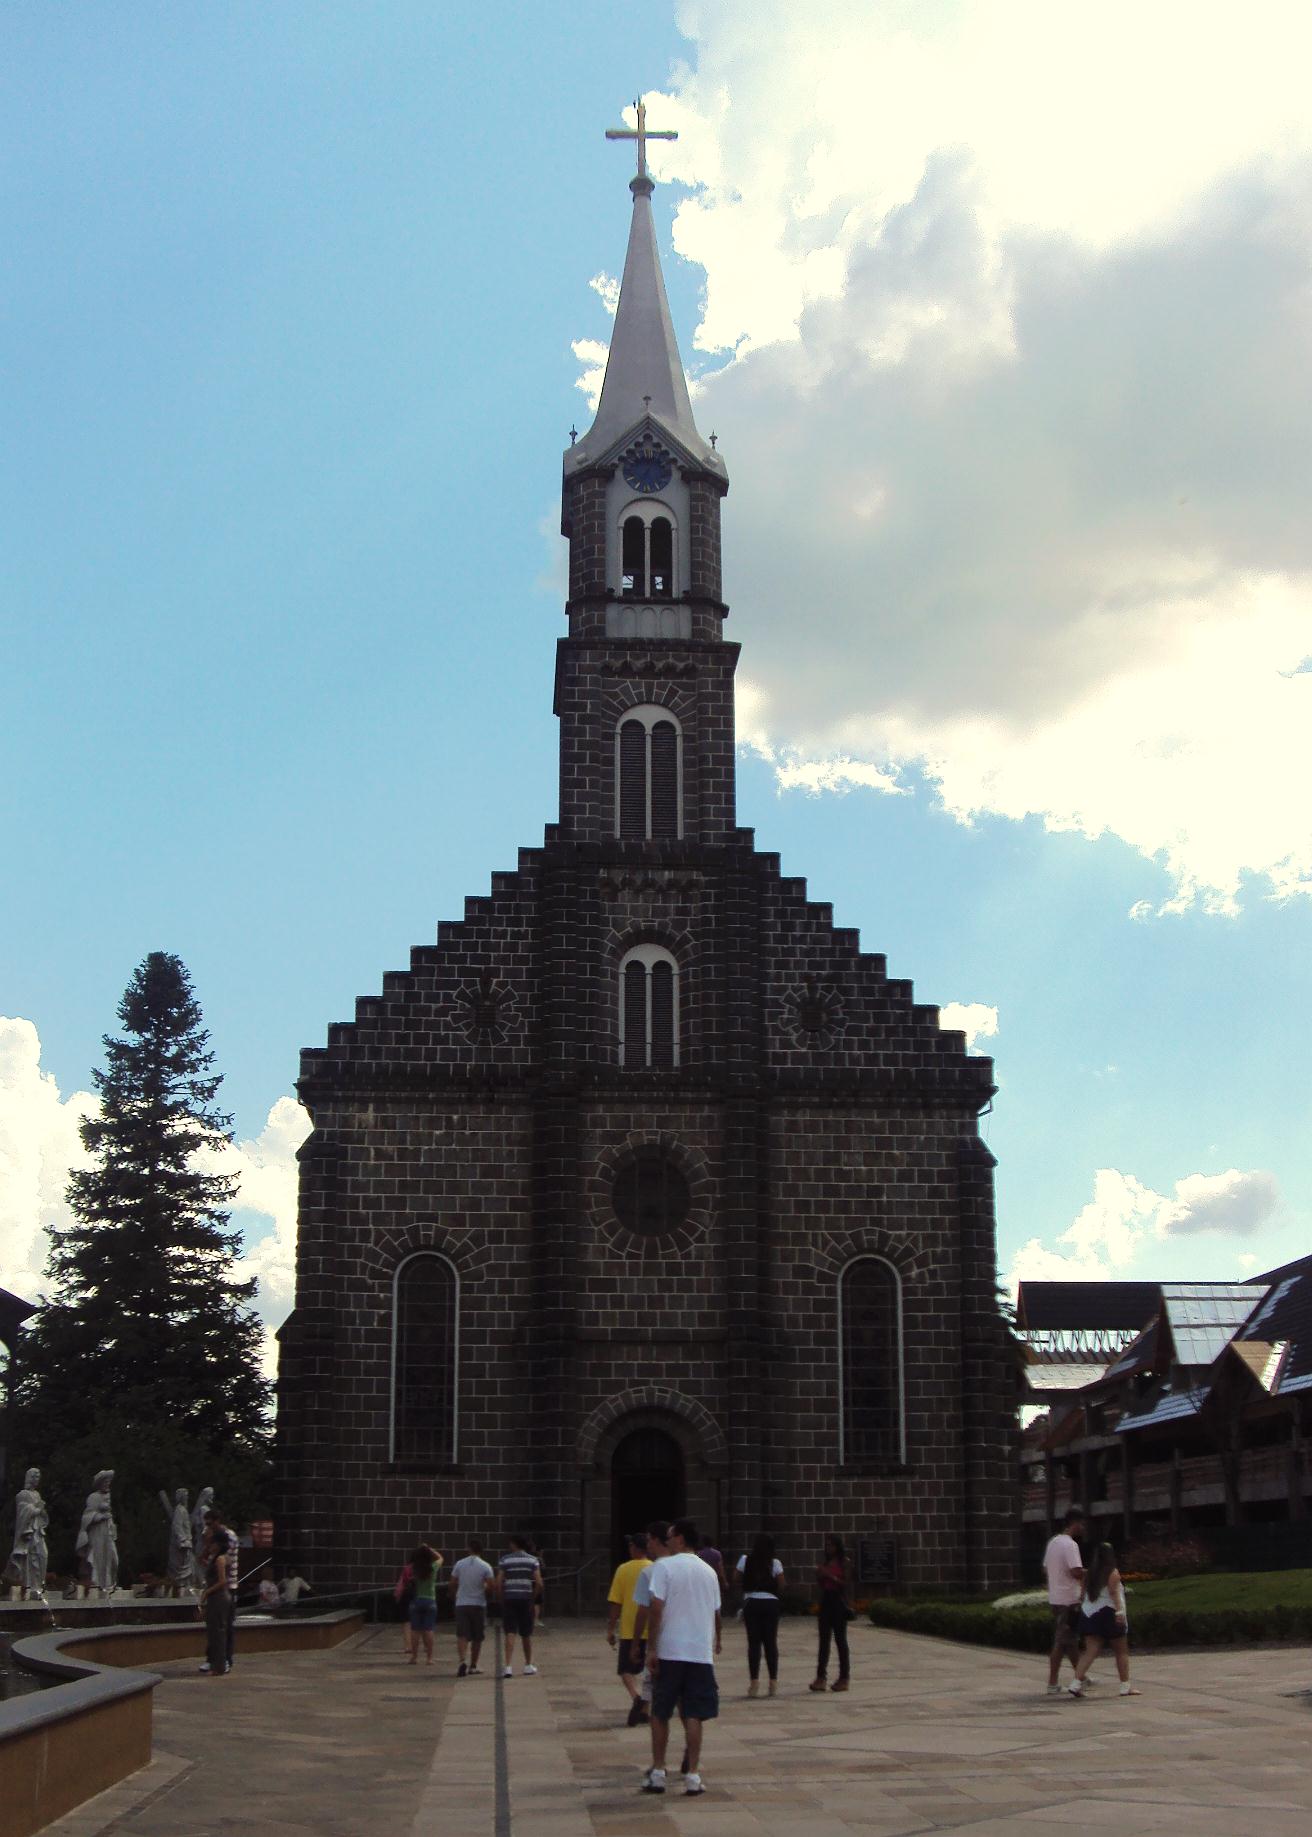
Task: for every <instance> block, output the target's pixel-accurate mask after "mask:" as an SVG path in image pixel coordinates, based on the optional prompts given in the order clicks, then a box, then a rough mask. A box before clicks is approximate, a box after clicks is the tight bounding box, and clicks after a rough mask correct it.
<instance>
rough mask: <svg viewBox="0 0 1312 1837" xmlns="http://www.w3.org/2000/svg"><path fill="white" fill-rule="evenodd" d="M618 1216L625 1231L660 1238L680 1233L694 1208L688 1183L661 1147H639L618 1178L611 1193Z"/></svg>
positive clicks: (616, 1177)
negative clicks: (669, 1233)
mask: <svg viewBox="0 0 1312 1837" xmlns="http://www.w3.org/2000/svg"><path fill="white" fill-rule="evenodd" d="M610 1199H611V1204H612V1205H613V1206H614V1208H615V1216H616V1218H618V1219H619V1221H620V1223H621V1224H622V1225H623V1226H624V1228H625V1230H626V1231H633V1232H635V1233H637V1235H638V1236H640V1237H659V1236H660V1235H661V1234H662V1233H664V1232H668V1231H677V1230H678V1229H679V1226H680V1225H682V1224H685V1223H686V1222H687V1218H688V1213H689V1211H690V1210H691V1209H692V1194H691V1192H690V1191H689V1190H688V1182H687V1181H686V1180H685V1179H684V1177H683V1174H682V1173H681V1172H680V1171H679V1169H678V1168H677V1167H676V1166H675V1164H674V1162H673V1161H672V1160H671V1159H670V1157H669V1156H668V1155H667V1154H666V1153H665V1151H664V1150H663V1149H661V1148H655V1147H653V1148H639V1149H638V1150H637V1152H636V1153H635V1154H633V1155H632V1156H630V1158H629V1159H628V1160H627V1161H626V1162H625V1163H624V1165H623V1167H621V1168H620V1170H619V1172H618V1173H617V1174H616V1176H615V1183H614V1185H613V1186H612V1187H611V1190H610Z"/></svg>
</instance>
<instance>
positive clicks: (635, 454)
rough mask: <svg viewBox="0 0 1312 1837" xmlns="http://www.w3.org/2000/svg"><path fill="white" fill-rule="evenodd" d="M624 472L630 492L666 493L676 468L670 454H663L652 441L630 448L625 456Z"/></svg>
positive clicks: (645, 441)
mask: <svg viewBox="0 0 1312 1837" xmlns="http://www.w3.org/2000/svg"><path fill="white" fill-rule="evenodd" d="M623 470H624V482H625V484H626V485H628V487H629V488H630V490H632V491H664V489H665V487H666V486H667V485H668V484H669V482H670V478H671V476H672V474H673V471H674V468H673V466H672V465H671V464H670V456H669V454H668V453H664V452H662V451H661V449H660V447H658V446H655V445H654V444H653V443H652V442H651V441H650V440H644V441H643V442H642V444H641V446H635V447H630V449H629V451H628V452H627V453H626V454H625V455H624V461H623Z"/></svg>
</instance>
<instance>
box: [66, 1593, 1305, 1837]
mask: <svg viewBox="0 0 1312 1837" xmlns="http://www.w3.org/2000/svg"><path fill="white" fill-rule="evenodd" d="M814 1641H815V1630H814V1626H813V1624H811V1623H809V1622H807V1621H802V1620H798V1621H785V1623H784V1627H783V1632H782V1638H781V1646H782V1653H783V1662H782V1670H781V1694H780V1695H779V1696H778V1697H776V1698H773V1699H770V1698H766V1697H761V1698H757V1699H755V1700H749V1699H748V1698H747V1697H746V1694H745V1693H746V1666H745V1662H744V1652H743V1641H742V1636H741V1633H740V1631H739V1629H738V1628H737V1626H735V1625H731V1626H730V1627H729V1629H728V1630H727V1632H726V1638H725V1653H724V1656H723V1659H722V1661H721V1665H720V1673H719V1674H720V1681H721V1690H722V1713H721V1716H720V1718H719V1720H718V1721H717V1722H716V1723H714V1724H713V1725H711V1726H710V1728H709V1729H708V1734H707V1742H706V1752H705V1756H704V1760H703V1773H704V1776H705V1779H706V1783H707V1787H708V1791H707V1793H706V1795H705V1796H704V1797H702V1798H700V1799H685V1798H684V1797H683V1795H682V1791H681V1788H682V1781H681V1780H680V1779H679V1777H678V1776H677V1774H674V1773H671V1775H670V1788H671V1790H670V1791H669V1792H667V1794H666V1796H665V1797H664V1798H653V1797H649V1796H644V1795H643V1794H642V1793H641V1792H640V1791H639V1787H640V1785H641V1779H642V1769H643V1767H644V1766H645V1765H646V1763H647V1761H648V1759H649V1749H648V1740H647V1735H646V1733H645V1731H644V1730H641V1729H626V1728H625V1727H624V1726H623V1723H624V1711H625V1708H626V1706H627V1698H625V1697H624V1695H623V1692H622V1688H621V1686H620V1684H619V1681H618V1679H617V1678H616V1677H615V1675H614V1657H613V1654H612V1653H611V1651H610V1649H609V1648H608V1647H607V1645H606V1643H605V1638H604V1634H603V1631H602V1629H601V1627H600V1624H599V1623H589V1622H584V1623H582V1624H579V1625H575V1624H571V1623H565V1622H557V1623H555V1624H554V1625H553V1626H552V1628H551V1630H550V1633H549V1634H548V1635H546V1636H544V1637H542V1638H541V1640H540V1642H539V1649H538V1653H537V1656H538V1659H539V1662H540V1665H541V1675H540V1676H538V1677H536V1678H525V1677H523V1676H519V1675H517V1676H516V1677H514V1678H513V1679H510V1680H509V1681H506V1682H504V1683H503V1682H502V1680H501V1679H500V1677H499V1675H498V1673H499V1667H498V1666H495V1665H494V1664H492V1663H491V1662H489V1664H488V1665H487V1667H486V1675H485V1676H483V1677H479V1678H474V1679H468V1680H464V1681H457V1680H456V1679H455V1677H454V1675H453V1672H454V1654H453V1650H452V1641H451V1639H450V1636H449V1634H448V1633H447V1632H446V1630H445V1629H443V1632H442V1633H441V1634H440V1635H439V1641H438V1664H437V1666H435V1667H434V1668H433V1669H432V1670H427V1669H425V1668H424V1667H423V1666H419V1667H410V1666H407V1665H406V1664H405V1663H404V1661H403V1659H402V1656H401V1651H400V1633H399V1629H397V1628H395V1627H391V1626H388V1627H379V1628H373V1629H369V1630H367V1631H366V1632H364V1633H362V1634H360V1635H358V1636H356V1638H354V1639H353V1640H351V1641H348V1642H347V1643H346V1644H344V1645H342V1646H339V1647H337V1648H335V1649H334V1650H331V1651H327V1652H314V1653H283V1654H269V1655H267V1656H259V1657H252V1658H249V1659H241V1658H240V1655H239V1663H238V1667H237V1670H236V1671H235V1672H234V1674H233V1675H232V1677H231V1678H224V1679H211V1678H206V1677H200V1676H198V1675H197V1674H196V1673H195V1672H194V1670H192V1669H191V1668H190V1666H188V1665H187V1664H186V1663H184V1662H182V1661H179V1662H178V1663H177V1664H174V1665H169V1666H165V1667H162V1668H161V1669H162V1670H163V1672H164V1674H165V1681H164V1683H163V1684H162V1685H161V1686H160V1688H159V1689H158V1690H157V1691H156V1693H155V1704H156V1712H155V1716H156V1719H155V1742H156V1759H155V1762H154V1764H153V1765H152V1766H151V1767H150V1768H147V1769H145V1770H144V1771H143V1772H142V1773H141V1774H138V1775H136V1776H134V1778H133V1779H132V1780H130V1781H127V1782H124V1784H123V1785H122V1786H119V1787H117V1788H115V1789H114V1791H113V1792H111V1793H105V1794H103V1795H101V1797H100V1798H99V1799H96V1800H92V1801H91V1802H90V1803H89V1804H88V1805H86V1806H84V1807H82V1808H81V1810H79V1811H77V1812H74V1813H71V1814H70V1815H69V1817H67V1818H65V1819H62V1820H60V1822H59V1823H58V1824H55V1825H52V1826H50V1827H49V1829H50V1832H51V1837H102V1834H107V1833H123V1837H176V1834H177V1833H178V1832H179V1831H180V1830H181V1831H185V1832H186V1833H187V1837H246V1834H248V1833H250V1834H253V1833H260V1834H261V1837H310V1834H311V1833H312V1834H313V1837H373V1834H374V1833H378V1834H379V1837H383V1834H384V1833H385V1834H386V1837H429V1834H430V1833H431V1834H433V1837H437V1834H438V1833H440V1837H683V1834H684V1833H686V1832H694V1831H695V1832H697V1833H698V1837H851V1834H852V1833H854V1832H860V1833H863V1837H913V1834H914V1833H918V1832H929V1831H965V1832H969V1833H970V1837H995V1834H997V1833H1005V1832H1010V1833H1013V1834H1015V1837H1048V1833H1051V1834H1052V1837H1084V1833H1086V1832H1088V1833H1093V1832H1095V1831H1096V1832H1098V1833H1099V1834H1100V1837H1103V1834H1105V1833H1106V1832H1107V1831H1109V1830H1113V1831H1115V1832H1116V1834H1117V1837H1140V1834H1142V1837H1157V1833H1170V1832H1185V1831H1189V1832H1192V1833H1195V1834H1196V1837H1212V1834H1213V1833H1215V1834H1216V1837H1233V1834H1234V1833H1238V1832H1242V1831H1246V1830H1248V1829H1249V1828H1250V1827H1252V1826H1256V1827H1257V1828H1258V1829H1259V1830H1260V1832H1261V1837H1286V1834H1287V1833H1288V1834H1289V1837H1293V1834H1294V1833H1298V1837H1306V1833H1307V1832H1308V1830H1309V1828H1310V1823H1309V1821H1310V1819H1312V1744H1310V1743H1309V1735H1312V1696H1309V1695H1305V1694H1304V1692H1306V1691H1308V1690H1309V1688H1310V1687H1312V1651H1308V1650H1306V1649H1292V1650H1291V1649H1282V1650H1259V1651H1252V1652H1233V1651H1227V1652H1224V1653H1216V1654H1207V1653H1190V1654H1171V1655H1163V1656H1160V1657H1147V1658H1137V1659H1135V1661H1134V1665H1135V1682H1136V1683H1137V1684H1138V1685H1139V1686H1140V1687H1141V1689H1142V1691H1143V1695H1142V1696H1139V1697H1133V1698H1122V1697H1120V1696H1119V1695H1118V1694H1117V1691H1116V1682H1115V1677H1114V1675H1113V1674H1112V1672H1111V1669H1110V1667H1108V1668H1107V1676H1106V1679H1105V1681H1104V1682H1103V1684H1102V1686H1101V1688H1100V1689H1099V1690H1097V1691H1096V1692H1094V1693H1091V1695H1090V1697H1089V1698H1088V1699H1086V1700H1085V1701H1083V1702H1074V1701H1071V1700H1070V1699H1068V1698H1065V1697H1062V1698H1050V1697H1048V1696H1047V1695H1046V1694H1045V1692H1044V1688H1043V1686H1044V1661H1043V1660H1041V1659H1035V1658H1028V1657H1024V1656H1019V1655H1013V1654H1009V1653H998V1652H991V1651H988V1650H979V1649H975V1648H970V1647H958V1646H953V1645H950V1644H948V1643H947V1642H944V1641H939V1640H926V1639H918V1638H915V1637H912V1636H910V1635H906V1634H896V1633H887V1632H883V1631H876V1630H875V1629H873V1628H870V1627H867V1626H863V1625H861V1624H859V1623H858V1624H857V1625H854V1627H853V1629H852V1651H853V1687H852V1690H851V1691H850V1692H849V1693H848V1694H847V1695H841V1696H840V1695H835V1694H833V1693H826V1694H825V1695H823V1696H821V1695H818V1694H811V1693H810V1692H808V1691H807V1689H806V1685H807V1683H808V1681H809V1679H810V1675H811V1664H812V1663H813V1652H814ZM485 1657H486V1658H488V1659H489V1661H490V1658H491V1654H490V1652H489V1653H485ZM1100 1669H1102V1668H1101V1667H1100ZM671 1749H672V1753H671V1760H672V1761H677V1759H678V1753H677V1751H676V1745H675V1739H674V1737H673V1736H672V1739H671Z"/></svg>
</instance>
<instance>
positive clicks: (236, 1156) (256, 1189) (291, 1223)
mask: <svg viewBox="0 0 1312 1837" xmlns="http://www.w3.org/2000/svg"><path fill="white" fill-rule="evenodd" d="M310 1129H311V1123H310V1118H309V1115H308V1113H307V1112H306V1111H305V1110H304V1109H303V1108H302V1107H301V1105H300V1104H299V1103H297V1101H296V1099H295V1098H294V1097H280V1098H279V1099H278V1101H277V1103H275V1104H274V1106H273V1108H272V1109H271V1110H270V1111H269V1115H268V1119H267V1121H266V1122H265V1125H264V1127H263V1129H262V1130H261V1131H260V1133H259V1135H257V1136H256V1137H255V1138H254V1140H253V1141H246V1142H238V1143H236V1145H235V1146H234V1147H233V1148H232V1149H231V1150H230V1151H229V1156H228V1166H227V1168H226V1170H225V1171H227V1172H228V1173H235V1174H236V1176H237V1179H238V1182H239V1184H238V1187H237V1196H236V1198H235V1200H234V1201H233V1206H234V1209H235V1210H237V1211H240V1212H251V1213H256V1214H258V1215H259V1216H261V1217H264V1218H268V1219H272V1221H273V1229H272V1231H270V1232H269V1233H268V1234H267V1235H265V1236H264V1237H261V1238H259V1239H257V1240H256V1241H255V1242H254V1243H251V1244H250V1245H249V1246H248V1248H247V1251H246V1255H245V1257H244V1258H243V1260H242V1267H241V1274H242V1275H243V1276H258V1278H259V1283H260V1292H259V1298H258V1299H259V1303H260V1311H261V1313H262V1314H265V1315H266V1316H269V1317H270V1318H273V1317H276V1318H278V1319H279V1320H281V1319H282V1318H283V1316H284V1315H285V1314H286V1313H287V1311H288V1310H289V1308H290V1307H291V1304H292V1300H293V1298H294V1295H295V1291H296V1200H297V1178H298V1169H297V1162H296V1151H297V1150H298V1149H299V1148H300V1146H301V1144H302V1142H304V1140H305V1138H306V1137H307V1136H308V1135H309V1133H310Z"/></svg>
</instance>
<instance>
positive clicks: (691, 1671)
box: [651, 1658, 720, 1722]
mask: <svg viewBox="0 0 1312 1837" xmlns="http://www.w3.org/2000/svg"><path fill="white" fill-rule="evenodd" d="M676 1709H677V1710H682V1712H683V1714H684V1715H685V1716H691V1717H692V1719H693V1721H694V1722H712V1721H714V1719H715V1717H716V1716H718V1715H719V1713H720V1687H719V1685H718V1684H717V1683H716V1681H715V1666H714V1665H694V1664H693V1663H692V1661H691V1660H690V1659H683V1658H663V1659H662V1660H661V1662H660V1668H659V1669H658V1671H657V1673H656V1675H655V1677H654V1678H653V1679H652V1681H651V1713H652V1715H653V1716H654V1717H655V1718H656V1720H657V1721H658V1722H669V1721H670V1720H671V1719H672V1718H673V1715H674V1712H675V1710H676Z"/></svg>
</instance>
